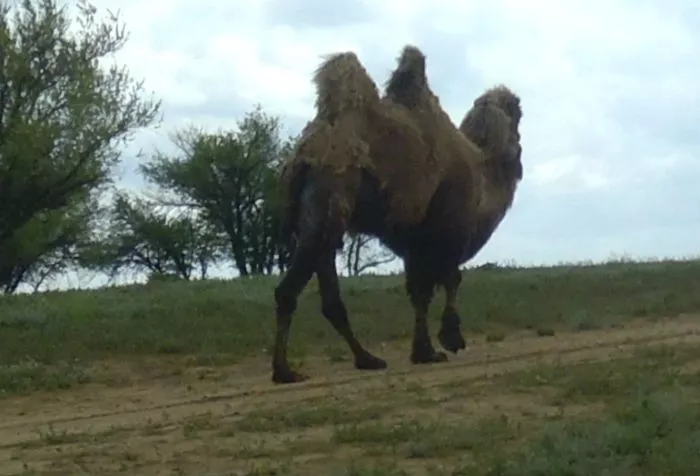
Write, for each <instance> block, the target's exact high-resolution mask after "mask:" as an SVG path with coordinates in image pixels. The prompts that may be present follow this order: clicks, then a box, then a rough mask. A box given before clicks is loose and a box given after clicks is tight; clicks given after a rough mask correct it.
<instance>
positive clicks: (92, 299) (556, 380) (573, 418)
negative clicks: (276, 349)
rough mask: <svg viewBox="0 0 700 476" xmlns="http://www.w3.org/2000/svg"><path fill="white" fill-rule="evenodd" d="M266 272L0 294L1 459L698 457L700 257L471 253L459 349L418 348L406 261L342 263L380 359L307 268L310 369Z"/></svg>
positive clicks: (440, 466)
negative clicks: (421, 355) (279, 371)
mask: <svg viewBox="0 0 700 476" xmlns="http://www.w3.org/2000/svg"><path fill="white" fill-rule="evenodd" d="M275 282H276V278H255V279H246V280H237V281H232V282H225V281H209V282H193V283H182V282H175V283H172V282H171V283H166V282H154V283H150V284H148V285H135V286H128V287H120V288H111V289H104V290H97V291H79V292H78V291H75V292H64V293H46V294H41V295H35V296H27V295H20V296H8V297H1V298H0V342H1V344H0V408H1V410H0V475H6V474H7V475H11V474H12V475H18V474H24V475H29V474H41V475H48V474H55V475H58V474H134V475H141V474H143V475H146V474H192V475H195V474H196V475H204V474H206V475H214V474H216V475H224V474H240V475H248V476H252V475H273V474H274V475H284V474H299V475H302V474H328V475H338V476H350V475H357V476H360V475H362V476H369V475H374V476H379V475H397V476H398V475H413V474H430V475H440V476H442V475H444V476H447V475H451V476H457V475H476V476H479V475H484V476H486V475H488V476H498V475H500V476H506V475H523V476H530V475H531V476H535V475H538V476H548V475H552V476H555V475H571V476H579V475H580V476H584V475H586V476H587V475H599V474H608V475H611V476H623V475H625V476H626V475H632V474H634V475H650V476H651V475H658V474H669V475H679V476H682V475H686V474H687V475H689V476H690V475H692V476H694V475H695V474H697V468H698V467H700V410H698V408H700V407H699V406H698V405H697V404H698V403H699V402H698V399H699V397H700V386H699V385H698V384H700V337H699V335H700V334H699V332H698V331H700V323H697V316H700V261H686V262H659V263H636V264H635V263H610V264H605V265H599V266H578V267H553V268H535V269H507V268H496V269H482V270H471V271H468V272H466V274H465V280H464V284H463V289H462V293H461V297H460V310H461V312H462V315H463V318H464V326H465V330H466V332H467V334H468V335H467V338H468V339H467V340H468V345H469V348H468V350H467V352H466V354H461V353H460V354H459V355H458V356H451V360H450V362H449V363H447V364H443V365H435V366H420V367H414V366H411V365H410V364H409V363H408V353H409V341H408V339H409V337H410V332H411V329H412V314H411V309H410V306H409V303H408V300H407V298H406V295H405V292H404V288H403V281H402V277H400V276H396V277H362V278H356V279H345V280H343V282H342V286H343V293H344V296H345V299H346V303H347V306H348V309H349V311H350V313H351V319H352V322H353V324H354V326H355V328H356V330H357V333H358V335H359V336H360V338H361V339H362V341H363V342H365V343H367V345H368V347H369V348H370V349H371V350H372V351H373V352H376V353H377V354H378V355H380V356H383V357H384V358H387V360H388V361H389V365H390V369H389V370H388V371H382V372H375V373H362V372H358V371H355V370H354V369H353V368H352V365H351V361H350V360H349V355H348V352H347V350H346V348H345V346H344V344H343V343H342V341H341V339H340V338H339V337H338V336H336V334H335V333H334V331H333V330H332V328H331V327H330V325H329V324H328V323H327V322H325V320H324V319H323V317H322V316H321V314H320V310H319V302H318V301H319V299H318V295H317V288H316V286H315V283H312V284H311V285H310V286H309V287H308V289H307V290H306V291H305V293H304V295H303V297H302V300H301V303H300V306H299V311H298V313H297V315H296V317H295V321H294V326H293V331H292V341H291V355H293V356H294V362H295V364H297V365H299V366H301V367H302V368H304V370H305V371H306V372H307V373H308V374H309V375H310V376H311V377H312V379H311V380H310V381H309V382H306V383H303V384H299V385H293V386H281V387H280V386H274V385H272V383H271V382H270V381H269V346H270V344H271V342H272V336H273V331H274V317H273V303H272V288H273V286H274V284H275ZM442 303H443V300H442V296H440V297H439V298H438V299H436V301H435V303H434V305H433V308H432V316H433V318H434V321H433V323H432V326H433V327H432V333H433V334H435V333H436V332H437V329H438V320H437V319H438V316H439V312H440V309H441V306H442Z"/></svg>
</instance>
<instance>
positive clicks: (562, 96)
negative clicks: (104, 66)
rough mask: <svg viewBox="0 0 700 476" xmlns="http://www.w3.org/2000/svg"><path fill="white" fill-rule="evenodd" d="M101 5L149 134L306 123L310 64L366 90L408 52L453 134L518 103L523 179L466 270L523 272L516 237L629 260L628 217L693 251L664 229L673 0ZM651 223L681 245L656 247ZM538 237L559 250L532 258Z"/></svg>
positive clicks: (687, 53)
mask: <svg viewBox="0 0 700 476" xmlns="http://www.w3.org/2000/svg"><path fill="white" fill-rule="evenodd" d="M117 4H118V6H119V8H120V9H121V10H122V12H123V14H124V18H125V20H126V21H127V23H128V27H129V30H130V31H131V32H132V35H131V40H130V42H129V45H128V47H127V48H126V49H125V50H124V52H123V53H122V54H121V55H120V58H121V59H122V60H123V61H125V62H126V63H127V64H128V65H129V66H130V67H131V69H132V71H133V73H134V74H135V75H136V76H137V77H144V78H145V79H146V86H147V87H148V88H149V89H153V90H155V92H156V94H157V95H158V96H159V97H160V98H162V99H163V101H164V106H165V109H164V112H165V124H166V127H165V128H164V130H163V132H162V133H161V134H165V133H166V132H167V131H168V130H169V129H170V128H172V127H174V126H177V125H180V124H182V123H185V122H194V123H197V124H200V125H203V126H207V127H232V126H233V125H234V123H235V121H236V120H238V119H239V118H240V117H241V116H242V114H243V113H244V112H246V111H247V110H249V109H250V108H251V107H252V106H253V104H255V103H258V102H259V103H261V104H262V105H263V106H264V107H265V108H266V109H267V110H268V111H270V112H272V113H274V114H279V115H281V116H283V117H284V118H285V119H286V120H287V121H288V123H289V124H290V125H293V126H294V127H295V128H298V127H300V126H301V125H303V123H304V121H306V120H307V119H308V118H309V117H310V116H311V114H312V113H313V100H314V91H313V86H312V84H311V75H312V73H313V70H314V69H315V68H316V66H317V65H318V63H319V62H320V60H321V56H322V55H324V54H327V53H330V52H334V51H339V50H346V49H352V50H354V51H356V52H357V53H358V54H359V55H360V57H361V59H362V61H363V62H364V63H365V64H366V65H367V67H368V69H369V70H370V72H371V74H372V75H373V77H374V78H375V80H376V81H377V83H379V84H381V83H383V82H384V81H385V79H386V78H387V76H388V73H389V71H390V70H391V69H392V68H393V67H394V61H395V58H396V56H397V55H398V53H399V50H400V48H401V47H402V46H403V45H404V44H405V43H408V42H412V43H415V44H418V45H419V46H420V47H421V48H422V49H423V50H424V51H425V52H426V54H427V57H428V70H429V74H430V79H431V82H432V85H433V88H434V89H435V90H436V92H437V93H438V94H439V95H440V96H441V102H442V103H443V105H444V107H445V108H446V109H447V111H448V112H449V113H450V114H451V116H452V118H453V120H455V121H456V122H457V121H459V120H460V119H461V116H462V115H463V114H464V113H465V112H466V110H467V109H468V108H469V107H470V105H471V101H472V100H473V98H474V97H476V96H477V95H478V94H479V93H480V92H481V91H482V90H483V89H484V88H486V87H489V86H491V85H492V84H493V83H497V82H504V83H506V84H508V85H509V86H511V87H512V88H513V89H514V90H515V91H516V92H518V93H519V94H520V96H521V98H522V103H523V108H524V119H523V130H522V135H523V145H524V155H523V160H524V166H525V177H524V181H523V183H522V187H521V189H520V191H519V194H518V198H517V199H516V206H515V208H514V209H513V210H512V211H511V213H510V215H509V218H507V219H506V221H505V222H504V224H503V226H502V228H500V229H499V231H497V233H496V235H495V237H494V239H493V240H492V244H491V243H490V244H489V245H487V247H486V249H485V250H484V252H483V253H482V254H481V255H480V256H479V259H507V258H510V257H514V258H516V259H521V260H522V261H529V259H528V256H531V253H532V246H530V245H529V244H526V242H527V240H528V239H529V238H526V237H527V236H528V235H527V234H528V233H530V232H532V233H533V234H536V235H537V236H538V238H537V239H538V240H539V241H537V243H540V244H541V245H542V246H543V248H544V250H545V252H543V254H538V255H537V256H539V258H538V259H541V260H545V261H546V260H549V261H557V260H559V259H584V258H585V257H586V256H588V255H589V254H594V255H596V256H598V255H601V254H603V255H608V254H609V253H608V252H607V251H605V250H604V249H603V248H600V247H609V248H611V249H610V251H611V252H619V251H621V250H624V251H626V252H630V253H633V254H634V253H635V250H638V251H639V253H642V254H644V253H647V252H648V250H649V246H650V245H649V242H648V238H640V237H643V232H640V231H634V232H632V231H630V232H629V233H627V232H626V231H625V230H626V226H627V225H626V223H628V222H629V223H632V222H634V223H635V224H634V227H635V228H634V229H635V230H638V229H639V227H640V226H641V227H643V226H648V229H649V230H653V233H652V231H650V233H652V234H653V236H656V237H657V238H658V241H659V243H660V246H662V244H664V243H665V245H663V246H667V248H664V249H663V250H661V252H660V253H659V254H662V255H674V254H675V250H674V247H678V243H679V242H683V240H684V239H685V240H686V241H685V242H687V243H690V242H691V240H692V242H693V243H695V242H696V241H697V236H696V235H695V234H696V233H697V223H698V222H699V221H700V216H699V215H698V214H699V213H700V212H698V211H694V210H696V209H699V210H700V208H698V207H695V208H693V209H690V208H689V209H688V210H687V211H684V212H683V213H681V212H680V211H679V212H678V213H677V214H676V215H674V220H675V221H674V222H672V223H669V222H668V220H669V218H668V216H669V215H668V213H667V212H666V211H667V210H668V209H669V207H670V206H671V205H670V203H671V202H667V201H665V200H672V201H673V206H675V207H679V206H681V205H678V203H680V202H683V201H682V200H679V197H681V196H682V194H683V193H687V194H692V193H695V191H694V189H693V188H692V187H694V186H695V183H697V182H698V181H700V169H699V168H698V166H697V165H696V163H697V158H698V154H699V153H700V139H698V138H697V137H696V131H695V129H696V128H697V124H700V84H698V83H697V81H696V78H697V77H698V73H699V72H700V71H698V66H696V65H695V61H694V59H695V58H697V57H698V56H700V54H699V53H700V24H698V22H700V17H699V16H698V15H695V16H693V15H690V14H689V13H688V12H692V11H693V9H694V8H696V7H693V5H695V4H694V3H691V2H690V0H688V1H683V0H677V1H672V2H666V3H664V4H661V3H659V2H652V1H650V0H646V1H642V0H640V1H639V2H635V1H632V0H629V1H618V2H609V1H605V0H593V1H588V0H586V1H583V0H572V1H568V2H560V1H555V0H500V1H497V0H495V1H493V2H490V3H489V4H488V5H487V4H484V3H477V2H464V1H457V0H454V1H452V0H451V1H443V2H435V1H425V0H406V1H398V0H386V1H383V2H370V1H369V0H357V1H348V2H343V3H341V2H338V3H335V4H333V5H332V8H331V7H329V5H330V4H329V3H328V2H321V1H315V0H314V1H311V0H309V1H307V2H301V1H300V0H298V1H297V0H285V1H282V0H258V1H243V0H238V1H234V2H220V1H214V0H209V1H204V2H201V3H195V2H187V1H185V0H169V1H165V0H157V1H152V2H146V3H143V2H136V1H135V0H123V1H120V2H115V1H111V2H110V1H107V0H101V1H98V6H101V7H110V8H113V9H114V7H115V6H117ZM148 140H149V141H154V139H148ZM144 147H148V144H145V145H144ZM684 187H685V188H684ZM552 194H556V196H557V199H556V200H552V199H551V197H552ZM671 195H673V198H668V197H671ZM572 210H575V213H568V212H570V211H572ZM565 212H566V213H565ZM639 216H643V217H644V220H642V221H640V219H639V218H638V217H639ZM610 217H612V218H610ZM664 220H665V221H664ZM599 222H605V223H609V226H608V227H607V228H604V227H603V228H601V227H598V228H596V229H595V230H588V231H590V233H595V234H597V235H595V236H594V237H593V238H591V241H590V245H589V244H587V243H582V242H581V241H580V239H579V237H580V234H581V232H580V231H576V232H571V233H570V234H569V235H567V234H566V232H565V231H563V229H564V228H566V227H567V226H569V224H570V225H571V226H572V227H574V228H575V227H576V226H580V227H583V226H584V225H583V224H584V223H585V224H586V225H585V226H587V227H589V228H595V227H596V223H599ZM661 222H663V223H666V225H667V226H668V227H669V228H668V229H669V233H670V232H671V231H670V230H671V229H673V233H676V234H678V233H680V234H681V236H680V237H678V236H674V238H673V240H671V239H665V238H664V237H663V236H662V235H663V233H664V227H659V226H657V225H655V223H661ZM533 223H536V224H537V226H535V225H534V224H533ZM640 223H641V224H640ZM644 223H646V224H647V225H644ZM577 224H578V225H577ZM630 226H632V225H630ZM574 228H572V229H574ZM642 229H643V228H642ZM532 230H536V232H535V231H532ZM684 230H685V231H684ZM555 232H556V233H557V234H559V235H562V236H563V238H557V240H559V241H557V244H556V245H554V244H553V245H552V246H549V245H548V244H547V243H548V242H547V236H550V235H552V234H554V233H555ZM683 233H685V234H684V235H683ZM533 236H534V235H533ZM567 236H568V237H569V239H571V240H572V241H571V243H572V244H571V246H568V247H567V245H566V243H567V242H566V239H567V238H566V237H567ZM592 236H593V235H592ZM519 237H522V239H523V240H524V241H523V242H522V243H523V245H522V246H520V245H519V243H520V242H519ZM499 243H500V244H499ZM503 243H508V246H502V244H503ZM552 243H554V241H552ZM574 243H575V244H574ZM596 243H597V244H596ZM596 246H598V247H599V248H596ZM689 246H690V245H688V247H689ZM680 248H682V247H680ZM680 248H679V253H682V254H687V252H688V249H689V248H687V247H686V248H683V249H682V250H681V249H680ZM547 250H549V251H548V252H549V253H550V254H549V255H547ZM548 256H549V257H548Z"/></svg>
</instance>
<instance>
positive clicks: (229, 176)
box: [141, 107, 292, 276]
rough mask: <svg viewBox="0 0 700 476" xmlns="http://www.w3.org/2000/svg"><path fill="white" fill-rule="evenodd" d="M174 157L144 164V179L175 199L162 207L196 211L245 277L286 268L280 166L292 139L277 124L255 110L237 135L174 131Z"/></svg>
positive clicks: (194, 130)
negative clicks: (281, 230)
mask: <svg viewBox="0 0 700 476" xmlns="http://www.w3.org/2000/svg"><path fill="white" fill-rule="evenodd" d="M173 142H174V143H175V145H176V146H177V148H178V150H179V152H178V154H176V155H175V156H171V155H166V154H161V153H157V154H155V155H154V156H153V157H152V158H151V160H150V161H149V162H148V163H146V164H144V165H143V166H142V167H141V171H142V173H143V174H144V176H145V177H146V178H147V180H148V181H149V182H151V183H153V184H155V185H157V186H158V187H159V188H160V189H161V191H163V192H165V193H168V192H169V193H170V195H171V196H172V197H173V198H172V199H170V200H165V203H167V204H170V205H176V206H180V207H189V208H192V209H196V210H198V212H199V213H200V214H201V216H202V217H203V218H204V219H205V220H207V221H208V222H209V223H211V225H212V226H213V227H214V229H215V230H216V231H217V232H218V233H219V234H220V235H221V236H222V237H223V238H224V239H225V240H226V243H227V251H228V254H229V257H230V258H231V259H232V261H233V264H234V265H235V267H236V269H237V270H238V272H239V273H240V274H241V275H242V276H247V275H250V274H270V273H273V272H274V271H275V270H276V269H282V270H283V269H285V268H286V265H287V260H288V252H287V248H286V246H285V245H283V244H282V243H280V240H279V237H278V229H279V213H278V210H279V206H278V204H279V203H280V202H279V201H278V198H279V197H278V196H277V195H276V193H277V191H278V187H277V185H278V183H279V182H278V169H279V164H280V161H281V159H282V157H283V156H284V155H285V154H287V153H289V151H290V150H291V147H292V139H291V138H289V139H286V140H285V139H283V138H282V137H281V134H280V123H279V119H278V118H276V117H273V116H270V115H267V114H265V113H264V112H263V111H262V109H261V108H260V107H257V108H255V109H254V110H253V111H252V112H250V113H248V114H247V115H246V116H245V117H244V118H243V120H241V121H240V122H239V123H238V131H236V132H218V133H206V132H203V131H200V130H197V129H186V130H182V131H179V132H178V133H176V134H175V135H174V137H173Z"/></svg>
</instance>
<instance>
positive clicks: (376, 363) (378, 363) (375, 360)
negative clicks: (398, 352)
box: [355, 352, 388, 370]
mask: <svg viewBox="0 0 700 476" xmlns="http://www.w3.org/2000/svg"><path fill="white" fill-rule="evenodd" d="M387 367H388V365H387V363H386V361H384V360H382V359H380V358H379V357H375V356H373V355H372V354H370V353H369V352H368V353H367V354H365V355H362V356H360V357H357V358H356V359H355V368H356V369H358V370H382V369H385V368H387Z"/></svg>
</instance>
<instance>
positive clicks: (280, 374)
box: [272, 368, 309, 384]
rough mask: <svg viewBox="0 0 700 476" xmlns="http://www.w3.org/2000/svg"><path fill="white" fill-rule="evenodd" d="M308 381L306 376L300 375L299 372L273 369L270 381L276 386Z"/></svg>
mask: <svg viewBox="0 0 700 476" xmlns="http://www.w3.org/2000/svg"><path fill="white" fill-rule="evenodd" d="M308 379H309V377H307V376H306V375H304V374H301V373H299V372H295V371H293V370H291V369H289V368H287V369H275V370H274V371H273V372H272V381H273V382H274V383H277V384H285V383H298V382H303V381H304V380H308Z"/></svg>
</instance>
